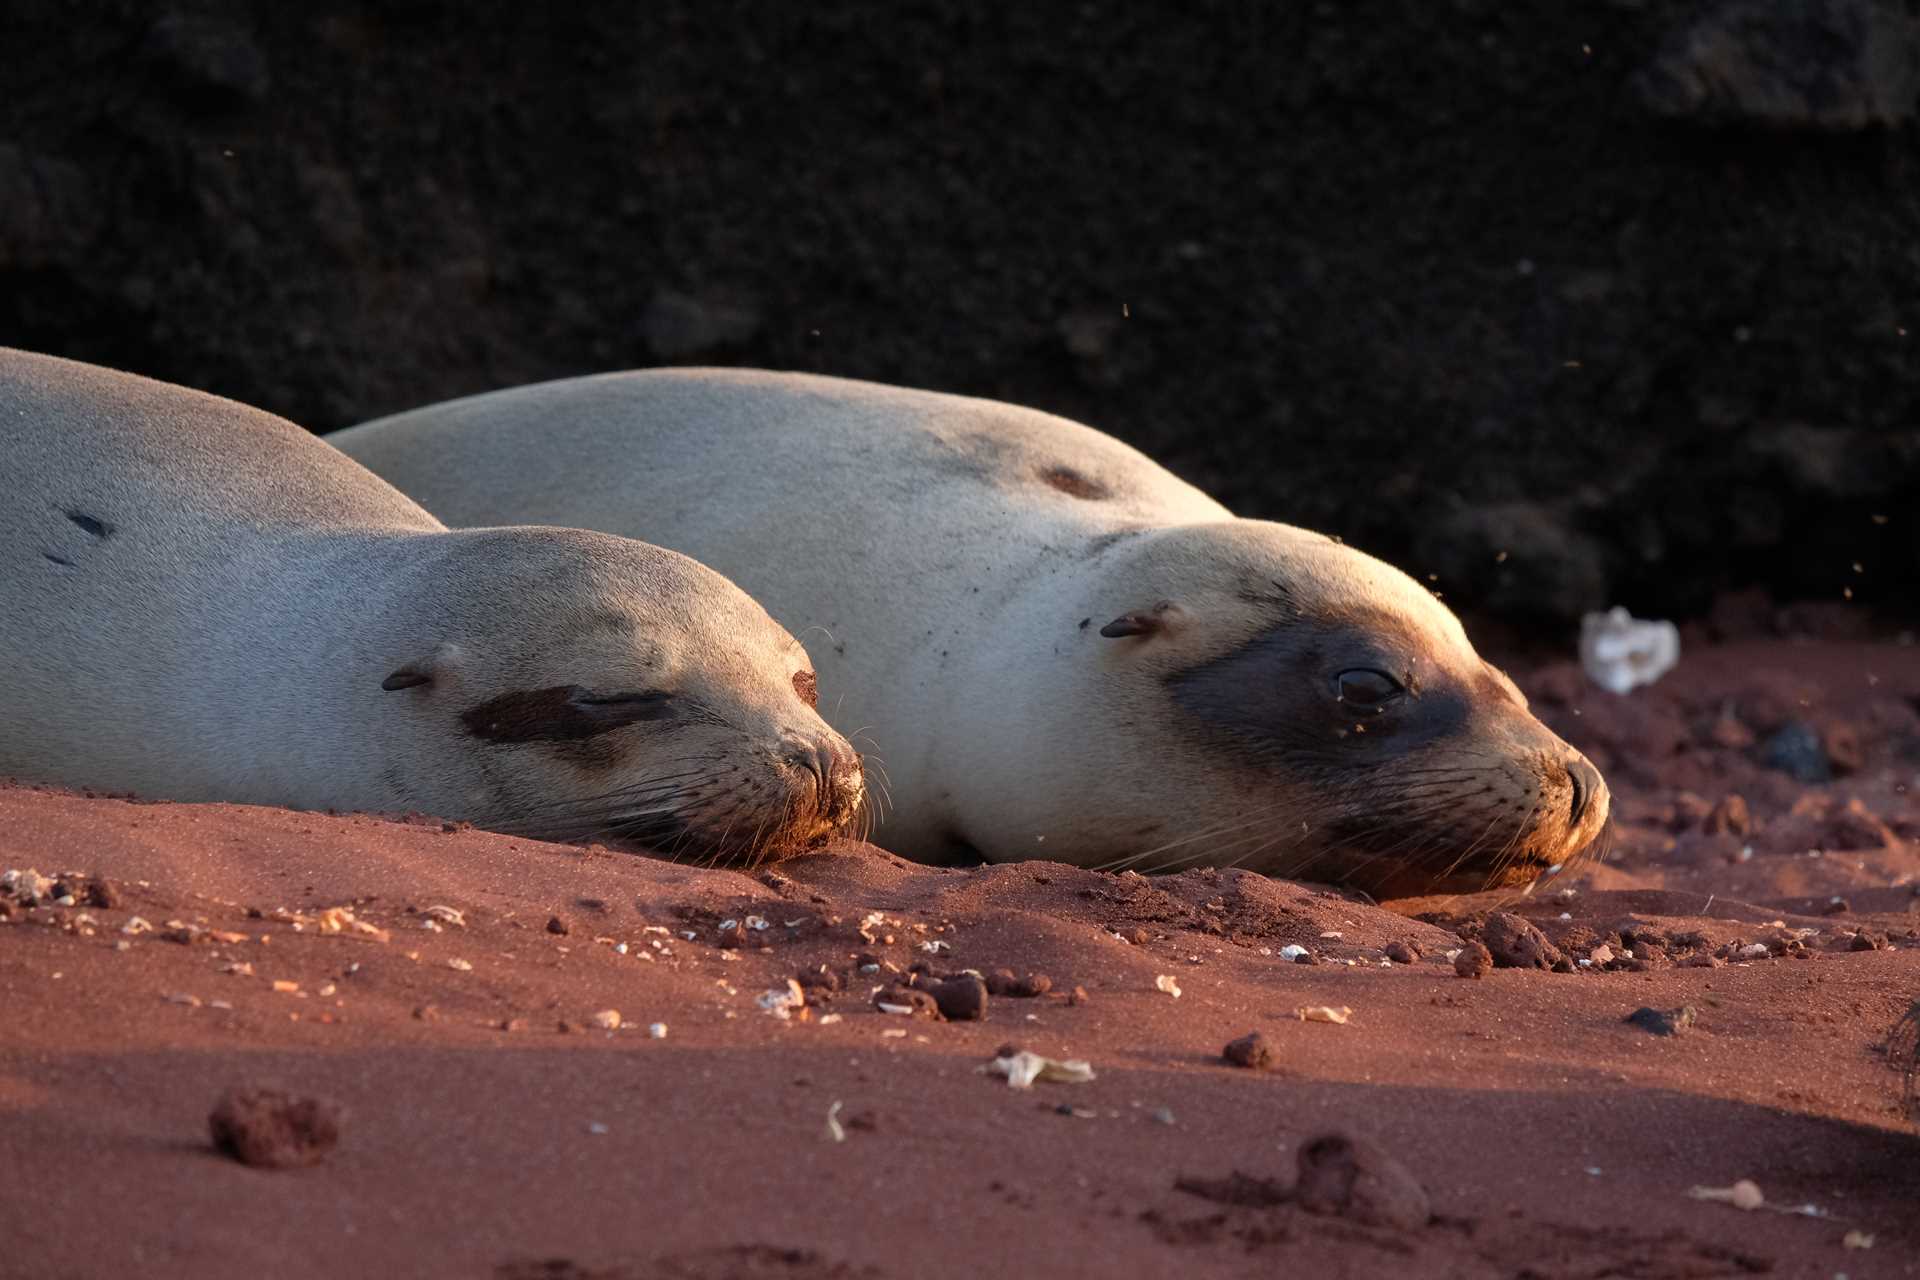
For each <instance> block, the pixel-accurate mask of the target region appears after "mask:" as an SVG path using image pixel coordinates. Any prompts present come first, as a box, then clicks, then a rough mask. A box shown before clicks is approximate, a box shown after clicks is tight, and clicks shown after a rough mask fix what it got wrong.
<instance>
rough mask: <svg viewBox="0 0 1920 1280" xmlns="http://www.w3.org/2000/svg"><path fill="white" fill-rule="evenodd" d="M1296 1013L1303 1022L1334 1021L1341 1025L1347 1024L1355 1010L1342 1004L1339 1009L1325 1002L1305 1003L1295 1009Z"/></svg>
mask: <svg viewBox="0 0 1920 1280" xmlns="http://www.w3.org/2000/svg"><path fill="white" fill-rule="evenodd" d="M1294 1013H1295V1014H1297V1015H1298V1016H1299V1018H1300V1021H1302V1022H1333V1023H1338V1024H1339V1025H1341V1026H1345V1025H1346V1023H1347V1019H1348V1018H1350V1017H1351V1016H1353V1010H1352V1009H1349V1008H1348V1007H1347V1006H1346V1005H1341V1006H1340V1007H1339V1008H1337V1009H1336V1008H1334V1007H1333V1006H1332V1005H1325V1004H1315V1005H1303V1006H1302V1007H1300V1008H1298V1009H1295V1010H1294Z"/></svg>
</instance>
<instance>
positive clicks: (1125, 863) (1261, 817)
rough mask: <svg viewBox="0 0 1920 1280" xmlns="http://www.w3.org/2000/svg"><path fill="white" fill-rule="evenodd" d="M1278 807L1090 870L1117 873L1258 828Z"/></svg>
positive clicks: (1122, 857)
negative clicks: (1188, 847)
mask: <svg viewBox="0 0 1920 1280" xmlns="http://www.w3.org/2000/svg"><path fill="white" fill-rule="evenodd" d="M1279 807H1280V806H1279V805H1278V804H1275V805H1273V806H1272V807H1271V808H1269V809H1267V810H1266V811H1264V812H1262V813H1259V814H1256V815H1255V816H1253V817H1251V818H1247V819H1244V820H1242V821H1238V822H1226V823H1222V824H1220V825H1219V826H1217V827H1211V828H1208V829H1206V830H1202V831H1198V832H1195V833H1194V834H1193V835H1189V836H1182V837H1180V838H1179V839H1178V840H1169V841H1167V842H1166V843H1165V844H1161V845H1155V846H1154V847H1153V848H1151V849H1142V850H1141V851H1140V852H1138V853H1134V854H1123V855H1122V856H1120V857H1118V858H1114V859H1111V860H1109V861H1107V862H1103V863H1099V864H1096V865H1095V866H1093V867H1092V868H1090V869H1091V870H1094V871H1119V870H1122V869H1124V868H1126V867H1130V866H1132V865H1134V864H1135V863H1137V862H1140V861H1141V860H1143V859H1145V858H1151V857H1152V856H1153V855H1155V854H1157V853H1164V852H1166V851H1167V850H1168V849H1177V848H1179V847H1180V846H1181V845H1183V844H1191V843H1193V842H1194V841H1196V840H1211V839H1217V838H1218V837H1220V836H1223V835H1228V834H1231V833H1232V832H1235V831H1243V830H1245V829H1246V828H1248V827H1253V826H1258V825H1260V824H1261V823H1264V822H1268V821H1270V820H1271V819H1272V818H1273V815H1274V813H1275V812H1276V811H1277V810H1278V809H1279Z"/></svg>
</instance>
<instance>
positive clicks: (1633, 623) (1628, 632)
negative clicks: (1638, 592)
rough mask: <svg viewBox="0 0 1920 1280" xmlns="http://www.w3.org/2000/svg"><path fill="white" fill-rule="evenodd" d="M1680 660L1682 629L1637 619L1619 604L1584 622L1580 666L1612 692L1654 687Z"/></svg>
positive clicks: (1584, 619)
mask: <svg viewBox="0 0 1920 1280" xmlns="http://www.w3.org/2000/svg"><path fill="white" fill-rule="evenodd" d="M1678 661H1680V628H1678V627H1676V626H1674V625H1673V624H1672V623H1671V622H1654V621H1648V620H1644V619H1638V618H1635V617H1634V616H1633V615H1632V614H1630V613H1628V612H1627V611H1626V610H1625V609H1622V608H1620V607H1619V606H1618V605H1615V606H1614V607H1613V608H1611V609H1609V610H1607V611H1606V612H1605V613H1589V614H1588V615H1586V616H1585V617H1584V618H1582V619H1580V665H1581V667H1582V668H1583V669H1585V671H1586V673H1587V678H1588V679H1589V680H1591V681H1593V682H1594V683H1595V684H1597V685H1599V686H1600V687H1601V688H1602V689H1605V690H1606V691H1607V692H1608V693H1616V694H1624V693H1627V692H1629V691H1631V690H1633V689H1636V688H1638V687H1639V686H1641V685H1643V684H1652V683H1653V682H1654V681H1656V680H1658V679H1659V678H1660V677H1661V676H1663V675H1665V674H1667V672H1669V671H1671V670H1673V666H1674V664H1675V663H1676V662H1678Z"/></svg>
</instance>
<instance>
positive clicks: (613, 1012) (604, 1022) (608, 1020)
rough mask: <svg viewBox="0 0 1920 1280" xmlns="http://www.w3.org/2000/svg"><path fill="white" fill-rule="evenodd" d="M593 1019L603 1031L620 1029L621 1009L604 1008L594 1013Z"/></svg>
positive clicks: (595, 1024)
mask: <svg viewBox="0 0 1920 1280" xmlns="http://www.w3.org/2000/svg"><path fill="white" fill-rule="evenodd" d="M591 1021H592V1022H593V1025H594V1026H596V1027H598V1028H600V1029H601V1030H602V1031H618V1030H619V1029H620V1011H619V1010H618V1009H602V1010H600V1012H598V1013H596V1014H594V1015H593V1018H592V1019H591Z"/></svg>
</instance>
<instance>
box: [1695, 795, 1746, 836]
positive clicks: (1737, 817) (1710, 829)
mask: <svg viewBox="0 0 1920 1280" xmlns="http://www.w3.org/2000/svg"><path fill="white" fill-rule="evenodd" d="M1706 830H1707V834H1708V835H1716V836H1718V835H1727V836H1744V835H1748V834H1750V833H1751V832H1752V831H1753V814H1752V813H1751V812H1749V811H1748V809H1747V802H1746V799H1745V798H1744V797H1742V796H1737V795H1728V796H1722V797H1721V798H1720V803H1718V804H1716V805H1714V806H1713V811H1712V812H1710V813H1709V814H1707V821H1706Z"/></svg>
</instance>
